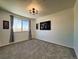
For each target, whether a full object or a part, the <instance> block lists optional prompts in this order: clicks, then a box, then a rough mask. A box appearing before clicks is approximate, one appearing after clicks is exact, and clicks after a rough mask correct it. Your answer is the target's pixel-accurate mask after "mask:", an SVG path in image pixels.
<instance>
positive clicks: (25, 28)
mask: <svg viewBox="0 0 79 59" xmlns="http://www.w3.org/2000/svg"><path fill="white" fill-rule="evenodd" d="M22 28H23V31H28V30H29V21H28V20H23V27H22Z"/></svg>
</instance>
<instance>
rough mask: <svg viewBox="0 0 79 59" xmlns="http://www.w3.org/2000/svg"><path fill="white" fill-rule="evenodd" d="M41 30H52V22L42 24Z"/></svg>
mask: <svg viewBox="0 0 79 59" xmlns="http://www.w3.org/2000/svg"><path fill="white" fill-rule="evenodd" d="M40 30H51V21H45V22H41V23H40Z"/></svg>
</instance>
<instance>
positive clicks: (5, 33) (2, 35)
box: [0, 10, 35, 46]
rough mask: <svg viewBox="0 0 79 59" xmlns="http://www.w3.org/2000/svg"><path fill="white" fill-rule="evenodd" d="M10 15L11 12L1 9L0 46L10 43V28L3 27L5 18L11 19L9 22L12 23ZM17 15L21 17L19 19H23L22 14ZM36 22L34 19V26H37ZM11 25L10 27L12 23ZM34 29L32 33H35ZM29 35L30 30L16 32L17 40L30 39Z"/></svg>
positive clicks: (15, 37)
mask: <svg viewBox="0 0 79 59" xmlns="http://www.w3.org/2000/svg"><path fill="white" fill-rule="evenodd" d="M10 15H11V13H9V12H7V11H4V10H0V46H4V45H8V44H9V40H10V28H9V29H3V20H7V21H9V24H10ZM14 16H17V15H14ZM17 17H19V19H23V17H21V16H17ZM24 19H25V18H24ZM26 19H27V18H26ZM32 21H33V20H32ZM34 23H35V22H34V21H33V23H32V26H35V25H34ZM9 27H10V25H9ZM32 28H34V27H32ZM33 31H34V29H32V35H34V32H33ZM28 35H29V32H28V31H24V32H16V33H14V39H15V42H19V41H24V40H28V37H29V36H28ZM33 37H34V36H33Z"/></svg>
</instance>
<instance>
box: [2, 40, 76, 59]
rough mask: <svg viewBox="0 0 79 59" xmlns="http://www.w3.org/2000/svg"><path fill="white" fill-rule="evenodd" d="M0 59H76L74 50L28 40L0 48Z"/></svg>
mask: <svg viewBox="0 0 79 59" xmlns="http://www.w3.org/2000/svg"><path fill="white" fill-rule="evenodd" d="M0 59H76V56H75V54H74V50H73V49H70V48H67V47H63V46H60V45H56V44H52V43H48V42H45V41H41V40H29V41H24V42H19V43H16V44H11V45H8V46H5V47H1V48H0Z"/></svg>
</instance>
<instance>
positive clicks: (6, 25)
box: [3, 21, 9, 29]
mask: <svg viewBox="0 0 79 59" xmlns="http://www.w3.org/2000/svg"><path fill="white" fill-rule="evenodd" d="M3 29H9V21H3Z"/></svg>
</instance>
